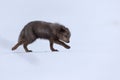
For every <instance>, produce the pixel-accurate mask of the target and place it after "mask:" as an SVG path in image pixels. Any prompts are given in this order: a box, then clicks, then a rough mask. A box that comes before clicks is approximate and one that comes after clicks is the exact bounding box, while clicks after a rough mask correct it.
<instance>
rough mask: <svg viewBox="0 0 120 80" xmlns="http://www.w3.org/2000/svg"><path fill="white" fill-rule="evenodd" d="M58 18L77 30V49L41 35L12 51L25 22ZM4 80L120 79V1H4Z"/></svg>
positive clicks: (0, 70) (0, 36)
mask: <svg viewBox="0 0 120 80" xmlns="http://www.w3.org/2000/svg"><path fill="white" fill-rule="evenodd" d="M34 20H42V21H48V22H58V23H61V24H63V25H65V26H66V27H68V28H69V29H70V31H71V34H72V35H71V42H70V44H68V45H70V46H71V49H70V50H67V49H65V48H63V47H61V46H59V45H54V47H55V48H56V49H59V52H54V53H53V52H51V51H50V49H49V42H48V41H47V40H37V41H35V42H34V43H32V44H31V45H29V49H32V50H33V53H25V51H24V49H23V47H22V46H20V47H19V48H18V49H17V50H16V51H11V48H12V47H13V45H15V44H16V43H17V39H18V35H19V33H20V31H21V30H22V28H23V27H24V25H25V24H27V23H28V22H30V21H34ZM0 28H1V29H0V80H120V1H119V0H59V1H58V0H1V1H0Z"/></svg>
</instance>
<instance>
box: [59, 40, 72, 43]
mask: <svg viewBox="0 0 120 80" xmlns="http://www.w3.org/2000/svg"><path fill="white" fill-rule="evenodd" d="M60 41H61V42H63V43H70V41H64V40H60Z"/></svg>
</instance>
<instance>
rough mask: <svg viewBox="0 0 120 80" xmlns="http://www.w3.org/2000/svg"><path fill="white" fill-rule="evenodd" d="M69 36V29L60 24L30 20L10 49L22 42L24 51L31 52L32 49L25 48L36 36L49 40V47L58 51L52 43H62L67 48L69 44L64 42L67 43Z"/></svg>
mask: <svg viewBox="0 0 120 80" xmlns="http://www.w3.org/2000/svg"><path fill="white" fill-rule="evenodd" d="M70 36H71V33H70V31H69V29H68V28H66V27H65V26H63V25H61V24H58V23H49V22H44V21H32V22H30V23H28V24H27V25H26V26H25V27H24V28H23V29H22V31H21V33H20V36H19V39H18V43H17V44H16V45H15V46H14V47H13V48H12V50H15V49H17V48H18V47H19V46H20V45H22V44H23V47H24V49H25V51H26V52H32V50H29V49H28V48H27V46H28V44H30V43H32V42H33V41H35V40H36V39H38V38H43V39H47V40H49V42H50V49H51V50H52V51H58V50H57V49H54V48H53V43H56V44H59V45H62V46H64V47H65V48H67V49H69V48H70V46H68V45H66V44H65V43H64V42H66V43H69V42H70V41H69V39H70Z"/></svg>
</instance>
